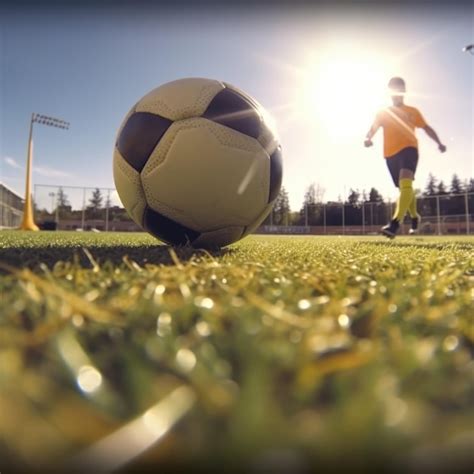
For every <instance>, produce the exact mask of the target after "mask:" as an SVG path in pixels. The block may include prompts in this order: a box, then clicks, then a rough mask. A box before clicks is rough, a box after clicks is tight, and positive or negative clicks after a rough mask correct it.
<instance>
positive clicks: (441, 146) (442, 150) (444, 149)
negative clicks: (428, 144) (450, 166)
mask: <svg viewBox="0 0 474 474" xmlns="http://www.w3.org/2000/svg"><path fill="white" fill-rule="evenodd" d="M438 150H439V151H440V152H441V153H444V152H445V151H446V145H443V144H442V143H440V144H439V145H438Z"/></svg>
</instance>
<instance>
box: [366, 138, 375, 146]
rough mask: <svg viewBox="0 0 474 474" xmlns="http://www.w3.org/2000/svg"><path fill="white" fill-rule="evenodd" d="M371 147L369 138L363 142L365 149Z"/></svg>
mask: <svg viewBox="0 0 474 474" xmlns="http://www.w3.org/2000/svg"><path fill="white" fill-rule="evenodd" d="M372 145H373V143H372V140H370V139H369V138H367V140H365V142H364V146H365V147H366V148H368V147H369V146H372Z"/></svg>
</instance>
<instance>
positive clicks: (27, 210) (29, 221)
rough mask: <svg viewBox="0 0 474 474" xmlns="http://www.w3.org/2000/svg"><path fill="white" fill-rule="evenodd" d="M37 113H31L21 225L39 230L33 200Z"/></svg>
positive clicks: (21, 226)
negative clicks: (34, 216) (32, 168)
mask: <svg viewBox="0 0 474 474" xmlns="http://www.w3.org/2000/svg"><path fill="white" fill-rule="evenodd" d="M34 117H35V114H31V120H30V135H29V138H28V157H27V161H26V184H25V204H24V207H23V220H22V222H21V225H20V229H21V230H39V227H38V226H37V225H36V224H35V220H34V218H33V202H32V199H31V165H32V161H33V123H34Z"/></svg>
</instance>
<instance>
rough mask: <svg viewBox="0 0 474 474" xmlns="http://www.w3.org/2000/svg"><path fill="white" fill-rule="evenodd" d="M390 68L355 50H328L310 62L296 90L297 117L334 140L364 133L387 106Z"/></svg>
mask: <svg viewBox="0 0 474 474" xmlns="http://www.w3.org/2000/svg"><path fill="white" fill-rule="evenodd" d="M390 70H391V68H390V65H389V63H388V61H386V60H384V59H383V58H380V57H376V56H373V55H369V54H367V53H365V52H363V51H356V50H347V49H346V50H342V51H337V50H331V51H328V52H326V54H324V55H321V56H318V57H315V58H312V60H311V61H310V65H309V66H308V67H307V68H306V69H305V73H304V75H303V80H302V83H301V85H300V88H299V97H298V101H297V102H298V109H299V110H298V114H303V116H304V117H305V119H306V120H308V121H309V122H310V125H315V126H318V127H321V126H322V127H324V129H325V132H326V133H328V135H329V136H330V137H331V138H333V139H335V140H339V139H346V138H352V137H354V136H358V135H360V134H361V133H362V134H363V133H365V132H366V131H367V129H368V128H369V126H370V125H371V122H372V120H373V118H374V115H375V113H376V111H377V110H378V109H379V108H380V107H383V106H384V105H385V104H386V103H387V99H388V97H387V94H386V84H387V82H388V79H389V77H390Z"/></svg>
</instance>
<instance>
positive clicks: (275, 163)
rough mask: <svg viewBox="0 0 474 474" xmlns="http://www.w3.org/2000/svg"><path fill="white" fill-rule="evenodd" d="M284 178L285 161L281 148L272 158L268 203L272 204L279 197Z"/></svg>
mask: <svg viewBox="0 0 474 474" xmlns="http://www.w3.org/2000/svg"><path fill="white" fill-rule="evenodd" d="M282 178H283V159H282V153H281V147H280V146H279V147H278V148H277V149H276V150H275V151H274V152H273V153H272V155H271V156H270V193H269V197H268V202H272V201H273V200H274V199H276V197H277V196H278V193H279V192H280V188H281V181H282Z"/></svg>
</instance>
